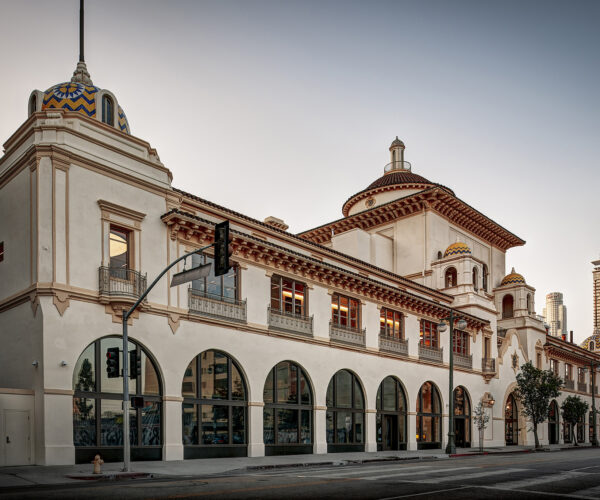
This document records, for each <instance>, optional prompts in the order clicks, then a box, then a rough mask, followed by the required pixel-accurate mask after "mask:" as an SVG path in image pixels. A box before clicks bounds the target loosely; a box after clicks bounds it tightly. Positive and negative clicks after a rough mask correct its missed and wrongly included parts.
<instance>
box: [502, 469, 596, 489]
mask: <svg viewBox="0 0 600 500" xmlns="http://www.w3.org/2000/svg"><path fill="white" fill-rule="evenodd" d="M581 476H589V474H586V473H585V472H573V471H568V472H562V473H560V474H546V475H544V476H537V477H533V478H528V479H518V480H517V481H507V482H504V483H497V484H494V485H493V487H494V488H497V489H499V490H513V489H516V488H528V487H529V486H535V485H536V484H541V483H555V482H557V481H564V480H565V479H573V478H574V477H581Z"/></svg>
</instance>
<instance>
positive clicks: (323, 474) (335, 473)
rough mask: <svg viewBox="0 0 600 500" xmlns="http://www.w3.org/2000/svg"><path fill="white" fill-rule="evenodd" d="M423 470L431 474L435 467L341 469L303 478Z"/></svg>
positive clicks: (304, 475)
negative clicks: (344, 470) (345, 470)
mask: <svg viewBox="0 0 600 500" xmlns="http://www.w3.org/2000/svg"><path fill="white" fill-rule="evenodd" d="M421 469H427V472H429V471H430V470H431V469H433V466H431V465H418V466H414V467H402V468H400V467H398V466H395V467H377V468H372V469H367V470H365V468H364V467H360V468H359V469H356V470H352V471H347V472H342V471H340V469H338V470H328V471H315V472H314V473H309V474H302V477H327V476H335V477H338V476H355V475H358V474H370V473H373V472H374V473H377V472H386V471H392V470H394V471H396V472H402V471H417V470H421ZM420 473H421V472H410V474H420Z"/></svg>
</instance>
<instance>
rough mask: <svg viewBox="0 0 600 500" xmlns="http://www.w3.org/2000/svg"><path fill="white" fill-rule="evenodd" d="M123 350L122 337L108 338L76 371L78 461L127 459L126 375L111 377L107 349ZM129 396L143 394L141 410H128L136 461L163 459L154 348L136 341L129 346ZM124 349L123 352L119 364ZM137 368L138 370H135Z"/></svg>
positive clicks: (95, 345)
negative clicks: (96, 456) (107, 364)
mask: <svg viewBox="0 0 600 500" xmlns="http://www.w3.org/2000/svg"><path fill="white" fill-rule="evenodd" d="M109 348H113V349H114V348H116V349H122V348H123V339H122V338H120V337H104V338H101V339H98V340H95V341H94V342H92V343H91V344H90V345H89V346H87V347H86V348H85V350H84V351H83V353H82V354H81V356H79V359H78V360H77V363H76V364H75V369H74V370H73V391H74V393H73V444H74V445H75V462H76V463H90V462H91V461H92V460H93V459H94V456H95V455H96V454H98V453H99V454H100V455H101V456H102V459H103V460H104V461H105V462H119V461H121V460H123V407H122V403H123V377H122V376H121V375H120V374H119V376H118V377H113V378H109V377H108V374H107V370H106V364H105V363H106V352H107V350H108V349H109ZM127 350H128V352H129V354H128V355H129V356H130V358H129V359H132V358H133V357H135V358H136V359H137V360H140V363H139V364H138V363H136V364H137V365H139V366H140V369H139V370H135V367H134V366H131V365H130V367H129V370H130V372H131V373H132V375H133V376H132V377H130V380H129V394H130V395H131V396H132V397H133V396H141V397H143V406H142V407H141V408H130V409H129V442H130V444H131V460H133V461H136V460H137V461H139V460H162V444H163V438H162V421H163V419H162V414H163V408H162V382H161V380H160V375H159V371H158V369H157V367H156V363H155V362H154V360H153V359H152V356H151V355H150V354H149V352H148V351H147V350H146V349H145V348H143V347H142V346H141V345H139V344H138V343H137V342H135V341H134V340H130V341H129V344H128V349H127ZM122 366H123V352H122V351H121V350H119V367H122ZM134 370H135V371H136V372H137V373H134Z"/></svg>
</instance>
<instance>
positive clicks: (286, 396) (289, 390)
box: [263, 361, 313, 455]
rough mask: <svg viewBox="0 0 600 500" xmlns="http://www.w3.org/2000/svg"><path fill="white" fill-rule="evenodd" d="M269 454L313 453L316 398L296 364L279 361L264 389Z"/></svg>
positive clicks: (264, 430)
mask: <svg viewBox="0 0 600 500" xmlns="http://www.w3.org/2000/svg"><path fill="white" fill-rule="evenodd" d="M263 399H264V403H265V409H264V413H263V439H264V442H265V454H266V455H290V454H296V453H312V452H313V447H312V442H313V438H312V414H313V406H312V404H313V403H312V402H313V397H312V390H311V388H310V384H309V382H308V377H307V376H306V374H305V373H304V370H302V368H300V367H299V366H298V365H297V364H296V363H292V362H291V361H283V362H281V363H278V364H277V365H276V366H275V367H274V368H273V369H272V370H271V371H270V372H269V375H268V376H267V380H266V382H265V387H264V390H263Z"/></svg>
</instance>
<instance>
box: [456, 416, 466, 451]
mask: <svg viewBox="0 0 600 500" xmlns="http://www.w3.org/2000/svg"><path fill="white" fill-rule="evenodd" d="M454 443H455V444H456V446H458V447H459V448H464V447H465V420H464V419H463V418H454Z"/></svg>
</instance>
